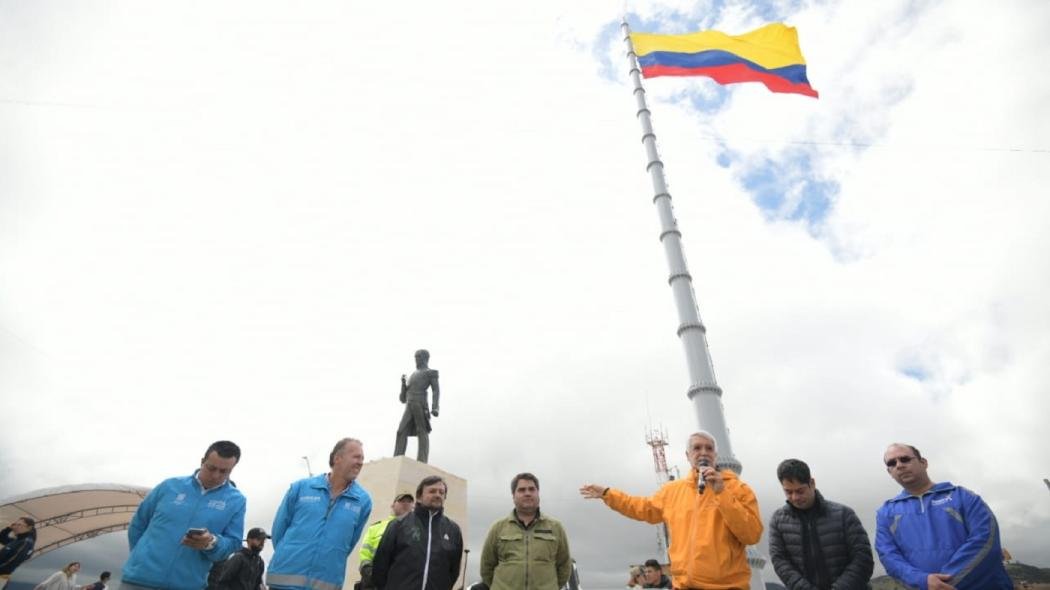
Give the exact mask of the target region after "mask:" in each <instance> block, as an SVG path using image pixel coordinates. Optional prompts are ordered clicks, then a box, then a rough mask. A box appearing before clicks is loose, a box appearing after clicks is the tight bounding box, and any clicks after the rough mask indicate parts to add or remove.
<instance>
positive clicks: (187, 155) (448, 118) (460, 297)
mask: <svg viewBox="0 0 1050 590" xmlns="http://www.w3.org/2000/svg"><path fill="white" fill-rule="evenodd" d="M624 10H626V12H627V14H628V18H629V20H630V21H631V23H632V25H633V26H634V28H635V29H637V30H649V31H655V32H685V31H689V30H697V29H705V28H714V29H719V30H722V31H725V32H729V33H742V32H746V31H748V30H751V29H753V28H756V27H758V26H760V25H762V24H764V23H766V22H770V21H784V22H786V23H788V24H790V25H793V26H796V27H798V29H799V36H800V39H801V44H802V50H803V54H804V55H805V56H806V59H807V61H808V67H809V77H810V81H811V82H812V84H813V86H814V87H815V88H816V89H817V90H818V91H819V92H820V94H821V98H820V99H819V100H813V99H810V98H806V97H802V96H793V95H776V94H772V93H769V92H768V91H766V90H765V88H764V87H762V86H760V85H757V84H747V85H737V86H734V87H730V88H721V87H718V86H717V85H715V84H714V83H713V82H711V81H709V80H707V79H703V78H692V79H669V78H659V79H654V80H648V81H646V87H647V91H648V96H649V98H650V101H651V105H650V107H651V109H652V111H653V120H654V124H655V127H656V133H657V136H658V139H659V144H660V149H661V153H662V156H663V159H664V162H665V164H666V173H667V177H668V180H669V182H670V185H671V192H672V195H673V196H674V205H675V208H676V213H677V216H678V219H679V223H680V225H681V229H682V231H683V234H684V243H685V248H686V253H687V256H688V259H689V263H690V267H691V268H690V269H691V271H692V274H693V277H694V286H695V290H696V293H697V297H698V299H699V302H700V312H701V316H702V317H703V319H704V321H705V323H706V325H707V328H708V340H709V343H710V350H711V354H712V357H713V360H714V365H715V370H716V374H717V377H718V380H719V383H720V385H721V386H722V388H723V389H724V390H725V396H724V405H725V412H726V419H727V422H728V424H729V426H730V428H731V436H732V440H733V443H734V451H735V452H736V454H737V456H738V458H739V459H740V460H741V461H742V462H743V464H744V470H743V479H744V480H745V481H747V482H748V483H750V485H751V486H752V487H753V488H754V489H755V491H756V493H757V495H758V499H759V503H760V505H761V508H762V516H763V520H768V518H769V516H770V515H771V514H772V512H773V511H774V510H775V509H776V508H777V507H778V506H779V505H780V503H781V502H782V501H783V497H782V493H781V491H780V489H779V484H778V482H777V481H776V478H775V474H774V472H775V467H776V465H777V463H778V462H779V461H780V460H782V459H784V458H787V457H798V458H801V459H804V460H806V461H807V462H809V463H810V465H811V467H812V469H813V473H814V476H815V478H816V479H817V482H818V487H819V488H820V489H821V490H822V491H823V492H824V494H825V495H826V496H827V497H829V498H832V499H835V500H838V501H842V502H845V503H847V504H849V505H851V506H853V507H854V508H855V509H856V510H857V512H858V513H859V514H860V515H861V517H862V519H863V521H864V523H865V525H866V526H867V527H868V530H869V532H873V526H874V512H875V510H876V509H877V507H878V506H879V505H880V504H881V502H882V501H883V500H884V499H886V498H888V497H890V496H892V495H894V494H896V493H897V491H898V488H897V486H896V485H895V484H894V482H893V481H892V480H891V479H890V478H889V477H888V476H887V474H886V472H885V469H884V468H883V467H882V466H881V464H880V459H881V457H882V453H883V451H884V449H885V447H886V445H887V443H889V442H891V441H898V440H899V441H904V442H909V443H912V444H914V445H916V446H917V447H919V448H920V449H921V450H922V452H923V454H924V455H926V456H927V457H928V458H929V464H930V473H931V475H932V477H933V478H934V479H935V480H951V481H953V482H956V483H959V484H962V485H965V486H967V487H969V488H971V489H973V490H976V491H977V492H978V493H980V494H981V495H982V496H983V497H984V498H985V500H986V501H987V502H988V503H989V504H990V506H991V507H992V509H993V510H994V511H995V512H996V514H997V516H998V518H999V523H1000V526H1001V529H1002V537H1003V543H1004V546H1005V547H1007V548H1008V549H1009V550H1010V551H1011V552H1012V553H1013V555H1014V556H1015V557H1016V558H1018V559H1020V560H1022V561H1025V562H1029V563H1035V564H1038V565H1042V566H1048V565H1050V562H1048V561H1047V555H1050V534H1048V529H1050V496H1048V494H1047V489H1046V487H1045V486H1044V484H1043V483H1042V478H1044V477H1048V476H1050V445H1047V444H1046V440H1047V434H1046V428H1047V420H1046V417H1047V416H1048V415H1050V401H1048V396H1047V392H1046V388H1047V383H1048V377H1050V336H1048V333H1050V306H1048V305H1047V303H1046V301H1047V294H1048V291H1050V289H1048V287H1050V264H1048V263H1047V251H1048V248H1050V232H1048V231H1047V230H1048V229H1050V227H1048V226H1050V204H1048V200H1047V190H1048V189H1047V186H1048V185H1050V184H1048V181H1050V110H1048V109H1047V104H1050V78H1048V77H1047V76H1045V75H1041V74H1038V72H1040V71H1044V70H1045V68H1046V61H1047V59H1048V58H1050V38H1048V37H1047V36H1046V35H1045V30H1044V29H1045V23H1047V22H1050V4H1048V3H1046V2H1039V1H1037V0H1030V1H1004V2H1000V3H997V4H996V5H995V7H994V9H991V8H989V6H988V5H987V3H982V2H976V1H968V0H957V1H952V2H922V1H919V2H916V1H898V0H887V1H883V2H877V3H875V2H864V3H860V2H844V1H843V2H836V1H828V2H756V3H748V2H691V1H690V2H686V1H683V2H646V1H637V2H636V1H631V2H627V3H626V6H624V5H621V4H620V3H611V2H584V1H579V0H576V1H573V2H565V1H563V0H535V1H532V2H526V3H507V2H491V1H481V0H478V1H473V2H466V1H461V2H455V3H452V4H449V3H438V2H428V3H424V2H413V3H403V2H369V3H357V2H354V3H351V2H311V3H301V2H276V1H271V2H264V1H257V0H256V1H251V2H246V1H245V2H224V3H213V2H169V1H160V2H150V3H142V2H131V1H126V2H78V3H66V2H50V1H38V0H23V1H10V0H6V1H0V416H3V417H4V418H5V420H4V428H3V429H2V431H0V473H2V474H3V478H2V481H3V486H2V489H0V496H5V497H6V496H9V495H14V494H21V493H26V492H29V491H31V490H35V489H39V488H43V487H49V486H56V485H66V484H76V483H85V482H118V483H125V484H134V485H146V486H152V485H155V484H156V483H157V482H159V481H160V480H162V479H164V478H165V477H169V476H174V475H185V474H189V473H191V472H192V470H193V469H194V467H195V466H196V464H197V462H198V461H199V459H200V456H201V454H202V451H203V450H204V448H205V447H206V446H207V445H208V444H209V443H210V442H212V441H213V440H216V439H223V438H228V439H232V440H234V441H236V442H238V443H239V444H240V445H241V446H242V448H243V450H244V456H243V460H242V461H241V464H240V465H239V466H238V467H237V470H236V472H235V474H234V479H235V480H236V481H237V483H238V485H239V486H240V488H241V489H242V490H243V491H244V492H245V494H246V495H247V497H248V501H249V503H248V519H247V520H248V522H247V523H246V524H247V526H256V525H262V526H266V527H269V526H270V523H271V522H272V518H273V514H274V511H275V507H276V505H277V503H278V501H279V499H280V497H281V496H282V495H283V493H284V491H285V490H286V489H287V486H288V483H289V482H291V481H292V480H294V479H296V478H300V477H303V476H305V475H306V469H305V464H304V461H303V459H302V457H303V456H307V457H309V458H310V461H311V463H312V464H313V466H314V468H315V469H318V468H320V467H321V466H323V465H324V463H325V460H326V458H327V454H328V451H329V450H330V448H331V445H332V444H333V443H334V442H335V441H336V440H337V439H338V438H340V437H343V436H354V437H358V438H361V439H362V440H363V441H364V443H365V452H366V456H367V458H369V459H379V458H382V457H386V456H389V455H390V454H391V453H392V451H393V444H394V432H395V430H396V426H397V422H398V419H399V417H400V415H401V411H402V407H401V405H400V404H399V403H398V401H397V393H398V377H399V376H400V375H401V374H402V373H405V372H409V371H410V370H411V369H412V353H413V351H414V350H416V349H417V348H422V347H425V348H428V349H430V351H431V353H432V359H431V365H432V366H433V367H435V368H437V369H439V370H440V371H441V382H442V392H443V397H442V403H441V407H442V413H441V416H440V417H439V418H438V419H436V420H435V422H434V428H435V432H434V434H433V436H432V439H431V462H432V463H433V464H434V465H436V466H439V467H441V468H443V469H446V470H448V471H450V472H453V473H456V474H458V475H460V476H462V477H465V478H466V479H467V480H468V481H469V489H470V491H469V507H470V523H469V545H470V547H471V548H472V549H473V550H474V551H479V550H480V545H481V542H482V540H483V538H484V534H485V532H486V531H487V529H488V526H489V524H490V523H491V522H492V520H494V519H495V518H497V517H498V516H500V515H501V514H503V513H504V512H505V511H506V510H509V508H510V506H511V504H510V494H509V490H508V485H509V479H510V477H511V476H512V475H513V474H514V473H516V472H519V471H524V470H528V471H532V472H534V473H536V474H537V475H538V476H539V478H540V482H541V491H542V505H543V508H544V510H545V511H546V512H548V513H549V514H551V515H553V516H555V517H557V518H560V519H561V520H562V521H563V522H564V523H565V524H566V527H567V530H568V533H569V536H570V539H571V541H572V549H573V553H574V554H575V556H576V557H577V559H578V561H579V564H580V568H581V572H582V575H583V579H584V582H585V584H586V585H587V586H589V587H591V588H600V587H619V586H621V585H622V582H623V580H624V579H626V576H625V575H624V571H625V568H626V565H627V564H629V563H637V562H640V561H642V560H644V559H646V558H648V557H651V556H653V554H654V553H655V548H656V542H655V539H656V536H655V530H654V528H653V527H651V526H649V525H645V524H642V523H638V522H635V521H630V520H627V519H625V518H622V517H620V516H618V515H616V514H614V513H613V512H612V511H610V510H608V509H606V508H605V507H603V506H602V505H601V504H599V503H596V502H585V501H583V500H581V499H579V496H578V494H577V491H576V490H577V488H578V487H579V485H580V484H583V483H586V482H595V483H604V484H607V485H612V486H616V487H619V488H622V489H624V490H626V491H628V492H631V493H635V494H649V493H651V492H652V491H653V490H654V488H655V485H656V477H655V474H654V473H653V466H652V458H651V454H650V451H649V448H648V447H647V446H646V444H645V440H644V433H645V429H646V427H647V425H649V424H652V425H654V426H660V425H662V426H663V427H664V428H665V429H666V431H667V433H668V434H669V437H670V441H671V447H670V448H669V450H668V455H669V459H670V461H671V462H672V463H673V464H677V465H679V466H680V467H683V468H684V466H685V465H684V445H685V437H686V436H687V435H688V433H689V432H691V431H693V430H695V429H696V426H697V424H696V417H695V414H694V413H693V410H692V406H691V404H690V403H689V401H688V400H687V399H686V396H685V394H686V391H687V389H688V387H689V383H688V378H687V375H686V370H685V359H684V355H683V353H682V350H681V345H680V343H679V341H678V339H677V337H676V336H675V329H676V328H677V321H676V316H675V311H674V306H673V302H672V299H671V293H670V289H669V288H668V286H667V268H666V264H665V261H664V256H663V251H662V247H661V246H660V244H659V242H658V240H657V238H658V228H659V225H658V222H657V218H656V213H655V211H654V209H653V205H652V202H651V197H652V189H651V187H650V185H649V179H648V176H647V174H646V172H645V168H644V165H645V159H644V153H643V150H642V147H641V143H640V136H641V132H640V129H639V126H638V123H637V121H636V119H635V116H634V108H635V107H634V99H633V97H632V94H631V89H630V87H629V85H628V78H627V73H626V66H625V63H626V62H625V60H624V57H623V45H622V42H621V40H620V35H619V31H618V22H619V19H620V18H621V16H622V14H623V12H624ZM414 449H415V446H414V442H412V443H410V447H409V452H410V454H414ZM388 501H389V500H388V499H386V498H377V501H376V507H377V510H381V509H383V508H384V507H385V506H387V502H388ZM376 516H377V517H378V516H379V515H378V514H377V515H376ZM764 546H765V540H764V539H763V542H762V547H763V551H764ZM123 547H124V544H123V539H122V535H109V536H107V537H105V538H103V539H99V540H96V541H93V542H92V543H90V544H84V545H80V546H74V547H72V548H69V549H65V550H63V552H62V555H61V556H59V555H58V553H57V552H56V554H55V556H54V557H53V558H52V559H53V560H54V561H55V562H56V563H57V562H58V561H62V562H64V561H67V560H71V559H76V558H78V557H83V556H84V555H86V554H87V552H88V550H89V549H90V550H97V552H100V553H105V554H106V555H107V557H106V558H105V559H108V560H109V561H108V562H107V563H108V564H111V566H112V567H113V568H114V569H119V559H120V557H119V556H118V555H117V554H119V552H120V551H122V550H123ZM100 548H101V549H100ZM474 555H475V556H476V555H478V553H474ZM67 558H68V559H67ZM98 559H99V561H97V562H93V563H91V564H90V565H89V564H87V563H86V564H85V570H84V571H85V574H86V576H84V577H89V576H91V577H93V576H94V575H95V574H97V572H98V570H99V569H101V568H100V567H98V566H97V565H96V563H98V562H101V561H104V560H103V559H102V558H98ZM85 561H87V560H86V559H85ZM41 563H44V560H41ZM30 567H31V566H27V568H30ZM48 567H50V565H49V566H48ZM38 569H44V568H42V566H38ZM470 569H471V574H470V576H469V578H470V579H472V580H474V579H477V560H476V559H471V564H470ZM27 571H29V570H28V569H27ZM878 571H879V573H881V568H879V570H878ZM27 575H28V574H27ZM34 575H35V574H34ZM41 577H42V575H41ZM766 579H767V580H769V581H773V580H775V575H774V574H773V572H772V570H771V568H770V569H768V570H767V572H766ZM37 581H38V580H37Z"/></svg>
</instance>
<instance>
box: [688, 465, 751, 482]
mask: <svg viewBox="0 0 1050 590" xmlns="http://www.w3.org/2000/svg"><path fill="white" fill-rule="evenodd" d="M718 472H719V473H721V474H722V479H723V480H725V481H729V480H731V479H739V477H738V476H737V474H736V473H735V472H734V471H733V470H732V469H719V470H718ZM699 478H700V471H699V470H698V469H697V468H696V467H694V468H692V469H690V470H689V475H687V476H685V481H688V482H692V484H693V485H694V486H695V485H696V482H697V480H698V479H699Z"/></svg>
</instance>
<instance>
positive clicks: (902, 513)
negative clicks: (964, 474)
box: [875, 443, 1014, 590]
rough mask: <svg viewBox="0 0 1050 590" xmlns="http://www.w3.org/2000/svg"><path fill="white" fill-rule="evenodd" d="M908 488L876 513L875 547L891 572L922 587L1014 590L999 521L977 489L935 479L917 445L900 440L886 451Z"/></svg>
mask: <svg viewBox="0 0 1050 590" xmlns="http://www.w3.org/2000/svg"><path fill="white" fill-rule="evenodd" d="M883 461H884V462H885V464H886V469H887V470H888V471H889V473H890V476H891V477H892V478H893V479H894V480H896V481H897V483H899V484H900V485H901V486H902V487H903V488H904V491H902V492H901V493H900V494H899V495H897V496H896V497H894V498H891V499H889V500H887V501H886V502H885V503H884V504H883V505H882V507H881V508H879V511H878V514H877V515H876V526H877V529H876V533H875V549H876V550H877V551H878V553H879V559H880V560H881V561H882V565H883V566H884V567H885V568H886V572H887V573H888V574H889V575H891V576H893V577H894V578H896V579H898V580H900V581H901V582H902V583H904V584H905V585H907V586H910V587H913V588H921V589H922V590H1009V589H1012V588H1013V587H1014V585H1013V582H1012V581H1011V580H1010V577H1009V576H1008V575H1007V574H1006V568H1005V567H1004V566H1003V561H1002V547H1001V546H1000V542H999V525H998V523H996V521H995V515H994V514H992V511H991V509H989V508H988V505H987V504H985V503H984V500H981V497H980V496H978V495H977V494H975V493H973V492H971V491H970V490H967V489H966V488H963V487H961V486H956V485H952V484H951V483H949V482H943V483H938V484H934V483H933V481H931V480H930V476H929V475H927V473H926V468H927V462H926V459H923V457H922V454H921V453H919V450H918V449H916V448H915V447H913V446H911V445H904V444H897V443H894V444H892V445H890V446H889V448H888V449H886V454H885V455H884V456H883Z"/></svg>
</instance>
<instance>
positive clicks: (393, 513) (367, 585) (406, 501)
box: [354, 492, 416, 590]
mask: <svg viewBox="0 0 1050 590" xmlns="http://www.w3.org/2000/svg"><path fill="white" fill-rule="evenodd" d="M415 505H416V499H415V497H413V496H412V494H410V493H408V492H402V493H400V494H398V495H397V497H395V498H394V502H393V503H392V504H390V516H388V517H386V518H384V519H383V520H379V521H376V522H374V523H372V526H370V527H368V530H366V531H365V540H364V541H363V542H362V543H361V552H360V559H361V565H360V566H359V567H358V568H357V569H358V571H359V572H360V573H361V581H360V582H358V583H357V584H354V587H355V588H359V589H360V590H374V589H375V584H373V583H372V559H373V558H375V555H376V548H377V547H379V541H380V540H381V539H382V538H383V533H384V532H385V531H386V527H387V526H388V525H389V524H390V523H391V522H393V521H394V520H395V519H397V518H400V517H402V516H404V515H405V514H408V513H409V512H411V511H412V507H413V506H415Z"/></svg>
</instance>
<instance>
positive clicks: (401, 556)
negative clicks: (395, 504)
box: [372, 475, 463, 590]
mask: <svg viewBox="0 0 1050 590" xmlns="http://www.w3.org/2000/svg"><path fill="white" fill-rule="evenodd" d="M446 494H448V485H447V484H446V483H445V481H444V480H443V479H441V478H440V477H438V476H436V475H432V476H430V477H426V478H424V479H423V481H421V482H419V486H418V487H416V507H415V509H414V510H412V512H409V513H408V514H405V515H404V516H402V517H401V518H398V519H397V520H395V521H393V522H391V523H390V524H389V525H387V527H386V531H384V532H383V538H382V540H380V541H379V547H377V548H376V554H375V558H374V559H373V560H372V582H373V583H374V584H375V586H376V588H379V589H380V590H418V589H419V588H426V589H427V590H452V585H453V584H455V583H456V579H457V578H458V577H459V564H460V561H461V559H462V557H463V535H462V533H460V530H459V525H457V524H456V523H454V522H452V521H451V520H450V519H448V518H446V517H445V515H444V513H443V512H442V508H443V507H444V505H445V495H446ZM424 576H425V577H426V580H425V583H424Z"/></svg>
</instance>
